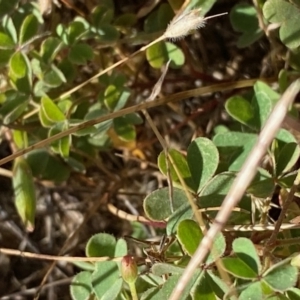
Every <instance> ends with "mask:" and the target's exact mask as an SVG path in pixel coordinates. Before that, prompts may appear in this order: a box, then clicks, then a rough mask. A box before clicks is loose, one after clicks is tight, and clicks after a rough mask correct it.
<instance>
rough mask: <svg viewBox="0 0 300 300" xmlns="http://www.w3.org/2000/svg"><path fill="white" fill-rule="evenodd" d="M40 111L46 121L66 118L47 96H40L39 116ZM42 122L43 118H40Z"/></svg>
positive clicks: (51, 122) (53, 121)
mask: <svg viewBox="0 0 300 300" xmlns="http://www.w3.org/2000/svg"><path fill="white" fill-rule="evenodd" d="M41 113H43V114H44V116H45V117H46V118H47V121H48V122H49V123H50V124H53V123H57V122H61V121H64V120H65V119H66V117H65V115H64V114H63V112H62V111H61V110H60V109H59V108H58V106H57V105H56V104H55V103H54V102H53V101H52V100H51V99H50V98H48V97H42V100H41V109H40V117H41ZM41 122H43V119H41Z"/></svg>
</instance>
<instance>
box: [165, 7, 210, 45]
mask: <svg viewBox="0 0 300 300" xmlns="http://www.w3.org/2000/svg"><path fill="white" fill-rule="evenodd" d="M200 11H201V8H197V9H192V10H189V11H186V12H183V13H182V14H180V15H179V16H177V17H175V18H174V19H173V20H172V21H171V23H170V24H169V26H168V28H167V30H166V31H165V33H164V36H165V37H166V38H170V39H180V38H183V37H185V36H186V35H188V34H189V33H190V32H191V31H192V30H194V29H198V28H200V27H203V26H205V22H204V18H203V17H202V16H200V15H199V13H200Z"/></svg>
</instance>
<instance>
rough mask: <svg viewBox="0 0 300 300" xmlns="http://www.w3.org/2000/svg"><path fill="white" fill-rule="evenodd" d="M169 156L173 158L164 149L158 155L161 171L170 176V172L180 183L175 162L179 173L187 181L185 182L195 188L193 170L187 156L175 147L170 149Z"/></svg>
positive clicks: (173, 178) (174, 179)
mask: <svg viewBox="0 0 300 300" xmlns="http://www.w3.org/2000/svg"><path fill="white" fill-rule="evenodd" d="M168 154H169V156H170V157H171V158H172V160H171V159H170V158H169V157H168V156H166V153H165V151H162V152H161V153H160V154H159V156H158V160H157V161H158V167H159V169H160V171H161V172H162V173H163V174H164V175H166V176H168V174H169V172H170V176H171V179H172V180H173V181H174V182H176V183H179V182H180V180H179V176H178V174H177V172H176V169H175V167H174V165H173V164H175V166H176V168H177V171H178V173H179V174H180V176H181V177H182V179H183V180H184V181H185V183H186V184H187V185H188V186H189V187H190V188H192V189H194V186H195V184H194V182H193V180H192V176H191V172H190V169H189V166H188V163H187V160H186V158H185V157H184V156H183V154H181V153H180V152H179V151H177V150H175V149H170V150H169V152H168Z"/></svg>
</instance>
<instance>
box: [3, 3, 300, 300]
mask: <svg viewBox="0 0 300 300" xmlns="http://www.w3.org/2000/svg"><path fill="white" fill-rule="evenodd" d="M215 2H216V1H190V3H188V2H186V3H183V1H169V2H168V3H162V4H161V5H159V6H158V8H157V9H156V10H154V11H153V13H151V14H149V16H148V17H147V19H146V21H145V24H144V32H143V33H144V34H145V33H146V34H149V35H151V34H154V33H157V32H160V31H161V32H162V33H160V34H159V35H157V36H158V37H157V36H155V38H153V40H152V42H150V43H148V44H147V43H146V46H142V47H141V48H140V49H139V50H138V51H137V52H134V53H133V54H131V55H129V56H126V57H125V58H123V59H121V60H119V61H117V62H116V63H114V64H113V65H111V66H110V67H108V68H106V69H104V70H101V71H100V72H98V73H96V74H95V75H94V76H92V77H91V78H89V79H86V80H85V81H83V83H81V84H79V85H77V84H76V76H78V74H80V70H82V68H83V66H84V65H85V64H88V63H89V62H91V61H93V60H94V59H95V60H96V58H95V51H93V45H91V44H89V43H88V41H91V40H92V41H94V43H95V44H97V43H100V44H101V45H102V46H103V47H106V46H107V45H108V46H109V45H111V44H113V43H116V42H117V41H118V40H119V38H120V35H121V34H124V33H125V34H126V33H128V31H130V28H131V27H132V26H133V25H134V24H135V22H136V21H137V20H136V18H135V16H134V15H132V14H124V15H121V16H119V17H118V18H117V19H115V18H114V14H115V7H114V2H113V1H108V0H106V1H103V3H102V4H100V5H99V6H97V7H95V8H94V9H93V11H92V15H91V18H89V19H85V18H83V17H76V18H75V19H74V20H73V21H72V22H71V23H70V24H67V25H64V24H63V23H59V24H55V25H56V26H54V27H55V34H53V33H52V32H51V31H49V32H47V31H45V32H44V33H42V34H41V31H40V26H42V24H43V23H44V19H43V16H42V13H43V12H44V9H43V10H41V8H40V7H39V6H37V5H36V4H35V3H31V2H30V3H26V4H24V3H22V5H21V4H20V3H19V1H16V0H12V1H9V2H8V1H5V0H3V1H0V18H1V27H0V65H1V67H3V69H5V70H6V73H5V72H3V74H4V75H5V76H3V78H4V79H3V81H4V83H3V86H4V88H3V90H4V92H3V93H2V94H1V98H0V101H1V104H2V106H1V108H0V116H1V122H2V125H3V127H5V128H8V129H9V130H7V131H6V133H5V134H6V135H7V136H8V137H9V140H11V145H12V146H11V148H12V150H13V152H14V153H13V154H12V155H10V156H8V157H6V158H4V159H2V160H0V164H1V165H2V164H4V163H6V162H9V161H11V160H13V188H14V193H15V205H16V208H17V211H18V214H19V215H20V217H21V219H22V221H23V223H24V225H25V227H26V230H27V231H33V230H34V227H35V224H34V220H35V210H36V198H35V186H34V180H35V179H43V180H48V181H53V182H63V181H65V180H66V179H67V178H68V177H69V175H70V173H71V171H72V172H74V171H75V172H84V171H85V168H86V167H85V165H84V160H83V157H84V158H87V157H88V158H89V159H91V160H93V159H94V158H95V157H96V154H95V153H96V152H97V151H101V150H107V149H110V148H109V147H112V146H114V143H115V142H116V138H115V136H117V138H118V139H119V140H122V141H123V142H124V141H125V142H132V141H135V138H136V128H135V126H136V125H138V124H140V123H141V122H142V118H141V116H140V114H139V113H138V111H142V113H143V114H144V116H145V118H146V120H147V121H148V122H149V124H150V126H151V128H152V129H153V131H154V132H155V134H156V136H157V139H158V140H159V141H160V143H161V146H162V149H163V150H162V152H161V153H160V154H159V156H158V160H157V164H158V167H159V170H160V172H161V173H162V174H163V175H164V176H165V177H166V179H167V182H168V186H167V187H164V188H161V189H158V190H155V191H153V192H152V193H150V194H149V195H147V197H146V198H145V199H144V202H143V208H144V214H145V217H140V218H135V220H136V221H138V222H140V223H144V224H147V225H151V226H153V227H155V228H157V232H158V233H159V235H160V236H161V238H160V239H159V240H158V241H155V242H149V241H145V240H141V239H139V236H138V234H136V238H133V237H126V238H125V237H124V238H120V239H118V240H117V239H116V238H115V237H113V236H112V235H109V234H106V233H98V234H96V235H94V236H92V237H91V238H90V239H89V241H88V242H87V244H86V249H85V254H86V257H85V258H83V257H80V258H71V257H70V258H66V257H60V259H63V260H68V261H70V262H72V263H73V264H74V265H76V266H77V267H78V268H79V269H80V270H81V271H79V272H78V273H77V275H76V276H75V277H74V278H73V280H72V283H71V285H70V294H71V296H72V298H73V299H78V300H81V299H169V298H170V299H173V300H174V299H298V298H300V292H299V289H298V284H297V280H298V267H299V257H298V256H297V251H299V250H298V244H299V242H300V240H299V237H298V233H299V228H298V227H299V225H298V223H297V221H295V220H296V218H297V217H298V216H299V209H298V206H297V205H296V204H295V203H292V202H293V197H294V196H297V195H298V189H297V188H298V185H299V179H300V178H299V174H298V165H297V162H298V159H299V155H300V149H299V145H298V141H297V139H296V137H295V136H294V135H293V134H292V133H291V132H290V131H289V130H287V129H284V126H283V127H281V123H282V122H283V119H284V118H285V117H286V119H285V128H289V126H292V125H293V124H294V123H293V122H292V121H293V120H295V118H297V111H296V109H295V108H293V107H292V106H291V104H292V101H293V100H294V98H295V97H296V95H297V93H298V91H299V88H300V83H299V81H295V82H294V83H292V84H291V82H292V79H293V78H294V77H298V74H299V73H298V72H299V63H298V61H299V51H298V48H299V35H298V34H297V33H298V31H299V28H298V27H299V24H298V23H299V22H298V18H299V10H300V9H299V3H298V2H297V1H284V0H267V1H255V2H254V5H250V4H245V3H242V4H240V3H238V4H237V5H236V6H234V8H233V9H232V11H231V12H230V14H229V17H230V21H231V24H232V27H233V29H234V30H235V31H236V32H237V33H239V34H240V36H239V38H238V42H237V46H238V47H240V48H243V47H247V46H249V45H251V44H252V43H254V42H255V41H258V40H259V39H260V38H262V37H263V36H267V37H269V38H270V41H271V42H272V43H274V44H275V45H277V44H278V41H280V42H281V43H282V45H284V46H285V47H287V49H288V50H287V52H288V55H287V56H288V57H290V65H291V67H293V69H294V72H293V73H292V74H290V73H289V72H287V71H286V70H282V71H281V72H280V73H279V75H278V80H276V81H277V83H278V84H277V87H276V86H275V88H274V86H272V87H271V85H270V84H267V83H265V82H264V81H261V80H246V81H241V82H233V83H225V84H217V85H215V86H213V87H203V88H199V89H195V90H190V91H184V92H182V93H179V94H175V95H171V96H168V97H165V98H163V97H162V98H158V99H156V97H157V96H159V93H160V89H161V86H162V84H163V80H164V77H165V76H166V73H167V70H168V67H170V68H179V67H181V66H182V65H183V64H184V54H183V52H182V50H181V49H180V47H178V46H177V45H175V44H174V43H171V42H170V40H177V39H180V38H183V37H184V36H186V35H188V34H190V33H193V31H194V30H196V29H199V28H200V27H203V25H204V24H205V21H206V20H207V19H208V18H205V17H204V15H205V14H206V13H207V12H208V11H209V10H210V8H211V7H212V6H213V4H214V3H215ZM186 4H188V5H186ZM181 5H182V7H181ZM180 7H181V9H180ZM200 7H201V9H200ZM173 11H178V14H177V15H174V12H173ZM157 20H159V21H160V22H157ZM274 28H275V30H277V36H276V38H274V36H272V34H270V32H271V31H272V29H273V30H274ZM139 38H141V39H142V35H141V36H139ZM137 40H138V39H137ZM133 42H136V40H133ZM36 45H38V47H36ZM143 52H145V54H146V59H147V61H148V63H149V64H150V66H151V67H152V68H161V67H163V66H164V65H166V67H165V69H164V71H163V74H162V76H161V78H160V79H159V81H158V82H157V84H156V85H155V86H154V87H153V92H152V94H151V95H150V96H149V98H148V99H147V101H146V102H143V103H141V104H138V105H135V106H128V107H126V106H127V104H128V101H129V98H130V95H131V93H132V90H131V89H129V88H128V87H125V83H126V81H127V78H126V76H125V75H124V74H123V73H121V72H118V71H117V69H116V67H118V66H120V65H122V64H125V63H127V62H129V61H130V60H131V59H133V58H134V57H136V56H137V55H138V54H141V53H143ZM98 58H99V57H97V59H98ZM109 71H111V72H110V73H108V72H109ZM95 80H98V81H97V83H98V84H99V85H100V86H101V89H100V90H99V91H98V90H97V95H96V101H91V102H92V103H91V102H89V101H87V100H89V99H90V98H92V97H94V96H95V95H94V92H93V88H91V86H90V85H91V84H92V82H93V81H95ZM269 82H270V80H269ZM241 87H252V90H251V91H250V92H248V93H241V94H237V95H234V96H232V97H230V98H229V99H227V101H226V103H225V110H226V112H227V114H228V116H229V117H230V118H231V120H232V123H230V125H228V126H225V125H219V126H216V127H215V128H214V133H213V135H212V137H211V138H210V139H209V138H205V137H198V138H196V139H194V140H193V141H192V142H191V143H190V145H189V147H188V148H187V149H185V150H186V151H184V152H183V151H179V150H177V149H172V148H170V147H169V146H168V144H167V143H166V142H165V141H164V139H163V138H162V136H161V135H160V133H159V131H158V130H157V128H156V127H155V125H154V123H153V122H152V121H151V117H150V116H149V115H148V113H147V109H148V108H151V107H155V106H158V105H162V104H165V103H167V102H171V101H176V100H177V101H178V100H183V99H186V98H187V97H192V96H199V95H202V94H205V93H211V92H214V91H224V90H232V89H238V88H241ZM76 93H78V94H77V95H76ZM75 95H76V96H75ZM45 146H49V148H47V149H45ZM78 153H81V154H82V153H84V154H85V156H84V155H79V154H78ZM183 153H184V154H183ZM245 178H246V179H245ZM274 197H277V199H279V200H280V201H279V203H280V206H281V207H282V211H281V213H280V215H279V217H276V218H274V217H273V216H272V214H271V213H270V212H269V211H270V208H271V206H274V205H275V204H274V201H273V199H274ZM293 205H294V206H293ZM108 208H109V210H110V211H111V212H112V213H115V214H117V215H118V216H119V217H122V214H121V213H122V211H120V210H118V209H116V208H115V207H114V206H113V205H111V204H110V205H108ZM124 217H126V218H127V219H128V218H130V217H131V220H133V219H134V216H130V215H129V214H127V215H126V216H124ZM133 226H134V225H133ZM136 226H138V225H136ZM132 242H136V243H138V245H141V246H140V249H141V250H142V251H143V255H135V254H132V252H131V251H130V250H129V244H131V243H132ZM1 252H2V253H7V254H20V255H23V256H30V255H29V254H28V253H25V252H22V253H20V252H13V251H9V250H7V249H6V250H5V249H1ZM39 258H41V259H53V260H54V259H55V258H54V257H49V256H43V255H40V256H39ZM56 259H57V258H56ZM46 277H47V276H46ZM46 277H45V278H46Z"/></svg>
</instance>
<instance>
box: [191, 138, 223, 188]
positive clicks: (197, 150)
mask: <svg viewBox="0 0 300 300" xmlns="http://www.w3.org/2000/svg"><path fill="white" fill-rule="evenodd" d="M187 162H188V166H189V169H190V171H191V175H192V179H193V182H194V183H195V191H196V192H199V191H200V190H201V188H202V187H203V186H204V185H205V184H206V183H207V181H208V180H209V179H211V178H212V176H213V175H214V173H215V172H216V170H217V167H218V164H219V153H218V149H217V147H216V146H215V145H214V143H213V142H212V141H211V140H209V139H207V138H203V137H199V138H197V139H195V140H193V141H192V143H191V144H190V145H189V147H188V151H187Z"/></svg>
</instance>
